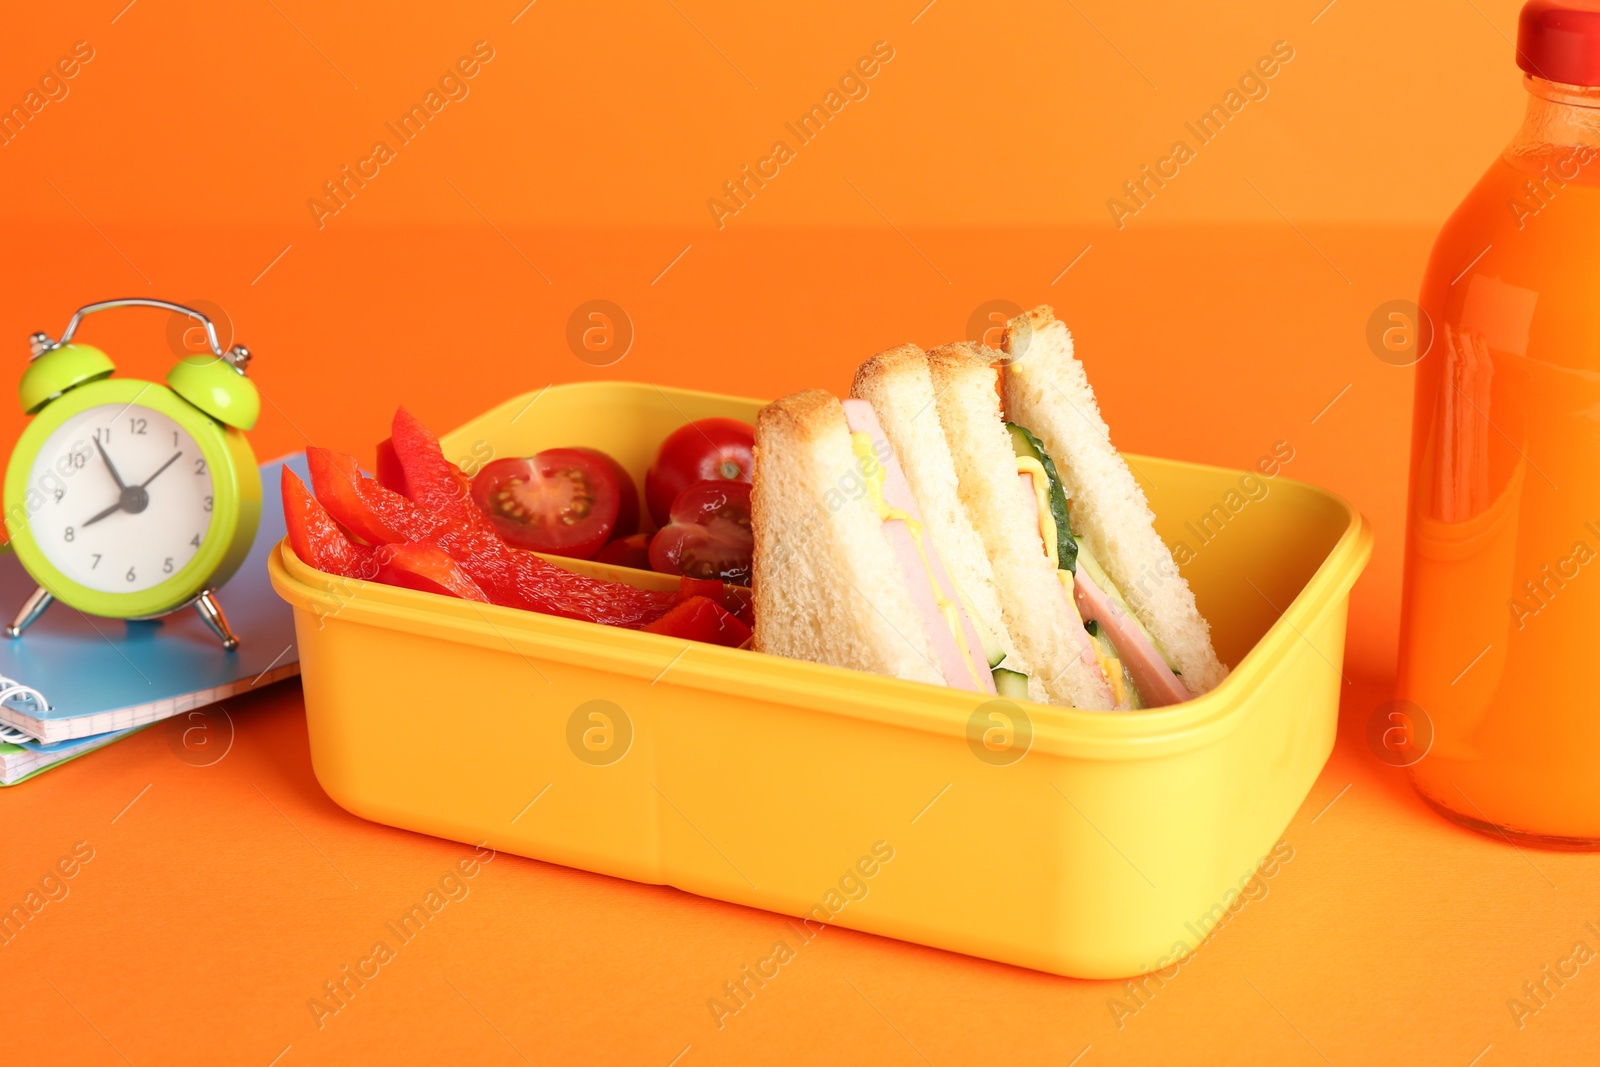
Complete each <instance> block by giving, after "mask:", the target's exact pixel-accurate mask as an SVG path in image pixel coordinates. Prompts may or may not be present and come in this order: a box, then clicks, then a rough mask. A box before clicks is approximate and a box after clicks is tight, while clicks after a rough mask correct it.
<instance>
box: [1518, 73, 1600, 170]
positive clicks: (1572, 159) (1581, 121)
mask: <svg viewBox="0 0 1600 1067" xmlns="http://www.w3.org/2000/svg"><path fill="white" fill-rule="evenodd" d="M1522 82H1523V86H1524V87H1525V88H1526V89H1527V90H1528V109H1527V111H1526V112H1525V113H1524V115H1523V118H1522V128H1521V129H1519V130H1518V131H1517V134H1516V136H1515V137H1513V138H1512V139H1511V143H1510V144H1509V145H1507V146H1506V150H1505V153H1504V156H1505V159H1506V161H1507V162H1508V163H1511V164H1512V165H1514V166H1516V167H1518V169H1520V170H1529V171H1537V170H1539V169H1540V168H1541V167H1543V166H1545V165H1549V164H1551V163H1565V164H1566V166H1567V167H1571V166H1574V165H1579V166H1581V167H1582V172H1583V175H1584V179H1586V180H1585V181H1584V182H1583V183H1584V184H1596V185H1600V162H1592V163H1591V162H1590V161H1591V160H1593V159H1595V157H1596V155H1597V154H1600V88H1592V87H1589V86H1582V85H1564V84H1562V83H1561V82H1553V81H1546V80H1544V79H1543V78H1536V77H1534V76H1533V75H1531V74H1525V75H1523V78H1522ZM1583 149H1589V150H1590V151H1587V152H1585V151H1582V150H1583ZM1567 180H1569V181H1570V180H1571V178H1568V179H1567Z"/></svg>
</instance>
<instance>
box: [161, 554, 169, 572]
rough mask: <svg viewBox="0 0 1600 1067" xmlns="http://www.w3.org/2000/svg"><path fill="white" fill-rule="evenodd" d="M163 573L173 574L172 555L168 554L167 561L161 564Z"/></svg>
mask: <svg viewBox="0 0 1600 1067" xmlns="http://www.w3.org/2000/svg"><path fill="white" fill-rule="evenodd" d="M161 573H162V574H171V573H172V557H171V556H168V557H167V561H166V562H165V563H163V564H162V565H161Z"/></svg>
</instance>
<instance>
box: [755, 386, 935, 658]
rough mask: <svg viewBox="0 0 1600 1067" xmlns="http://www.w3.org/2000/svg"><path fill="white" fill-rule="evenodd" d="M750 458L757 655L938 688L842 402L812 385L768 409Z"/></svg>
mask: <svg viewBox="0 0 1600 1067" xmlns="http://www.w3.org/2000/svg"><path fill="white" fill-rule="evenodd" d="M755 454H756V462H755V484H754V485H753V486H752V488H751V494H750V524H751V528H752V532H753V533H754V536H755V560H754V565H753V566H754V569H753V574H752V585H753V587H754V588H753V591H754V598H755V605H754V607H755V616H756V625H755V634H754V642H753V647H754V648H756V649H757V650H758V651H761V652H770V653H772V654H774V655H779V656H789V657H792V658H795V659H805V660H811V661H813V662H816V663H827V664H832V665H833V666H836V667H850V668H853V669H855V670H863V671H871V672H873V673H875V674H887V675H892V676H894V677H896V678H904V679H907V680H909V681H917V682H931V683H933V684H934V685H943V684H945V679H944V675H943V674H942V673H941V672H940V670H939V668H938V666H937V665H936V662H935V660H934V657H933V654H932V650H931V649H930V647H929V645H928V641H927V639H926V637H925V636H924V633H923V630H922V623H921V620H920V619H919V617H918V615H917V613H916V610H915V608H914V606H913V604H912V601H911V597H910V594H909V593H908V592H907V589H906V584H905V581H904V579H903V577H902V573H901V569H900V564H899V561H898V560H897V558H896V557H895V555H894V552H893V550H892V549H891V548H890V545H889V542H888V541H887V540H885V538H884V534H883V518H882V516H881V515H879V513H878V511H877V510H876V508H875V507H874V506H873V505H872V503H871V502H870V500H869V499H868V494H867V492H866V481H865V477H866V472H864V471H863V469H862V463H861V461H860V460H859V459H858V457H857V456H856V455H855V453H854V452H853V451H852V448H851V439H850V433H849V429H848V427H847V425H846V423H845V415H844V409H843V408H842V407H841V406H840V403H839V401H838V400H837V399H835V398H834V397H833V396H831V395H830V394H828V393H826V392H823V391H822V390H819V389H812V390H808V391H806V392H802V393H795V394H793V395H791V396H786V397H783V398H782V399H780V400H776V401H773V402H772V403H771V404H768V405H767V406H766V407H764V408H762V409H761V412H760V414H759V415H758V416H757V418H756V446H755Z"/></svg>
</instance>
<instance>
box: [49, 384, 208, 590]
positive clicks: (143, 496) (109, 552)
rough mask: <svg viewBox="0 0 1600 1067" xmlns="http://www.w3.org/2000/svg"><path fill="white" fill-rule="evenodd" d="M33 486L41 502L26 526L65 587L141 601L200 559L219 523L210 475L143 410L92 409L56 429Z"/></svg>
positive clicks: (184, 440)
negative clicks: (68, 581)
mask: <svg viewBox="0 0 1600 1067" xmlns="http://www.w3.org/2000/svg"><path fill="white" fill-rule="evenodd" d="M28 484H29V485H31V486H34V487H36V488H38V489H39V490H40V491H41V492H42V493H43V494H44V500H43V503H42V504H41V506H40V507H39V509H38V510H37V511H36V512H34V514H33V515H32V516H31V517H30V518H29V521H28V525H29V529H30V531H31V532H32V535H33V539H34V540H35V541H36V542H37V544H38V547H39V550H40V551H41V552H42V553H43V554H44V556H45V558H46V559H47V560H49V562H50V563H51V565H53V566H54V567H55V568H56V569H57V570H59V571H60V572H61V573H62V574H63V575H65V576H66V577H67V578H70V579H71V580H72V581H74V582H77V583H79V584H80V585H83V586H87V587H88V588H90V589H94V590H98V591H100V592H104V593H134V592H139V591H141V590H144V589H149V588H150V587H152V586H155V585H159V584H160V583H162V582H164V581H166V580H167V579H169V578H171V577H172V576H173V575H174V574H176V573H178V571H180V570H182V569H183V567H184V565H185V564H186V563H188V562H189V561H190V560H191V559H193V558H194V555H195V553H196V552H198V551H199V550H200V546H201V544H202V543H204V541H205V538H206V533H207V531H208V530H209V529H210V527H211V521H212V518H213V511H212V505H213V489H212V482H211V471H210V470H209V469H208V468H207V465H206V461H205V459H204V457H203V456H202V454H201V451H200V446H199V445H198V444H197V443H196V442H195V440H194V438H193V437H191V436H189V433H188V431H187V430H185V429H184V428H183V427H182V426H181V425H179V424H178V423H177V422H176V421H175V420H173V419H172V418H171V417H170V416H168V415H164V414H162V413H161V412H159V411H155V410H152V409H150V408H147V407H142V406H140V405H138V404H102V405H99V406H98V407H92V408H87V409H85V410H84V411H81V412H79V413H78V414H76V415H74V416H72V417H71V418H69V419H67V421H65V422H63V423H62V424H61V425H60V426H59V427H57V428H56V430H55V432H53V433H52V434H51V435H50V436H49V437H48V438H46V439H45V442H44V444H43V445H42V446H41V447H40V449H39V452H38V455H36V456H35V457H34V461H33V467H32V470H31V471H30V472H29V476H28Z"/></svg>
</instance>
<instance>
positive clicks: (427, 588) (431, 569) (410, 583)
mask: <svg viewBox="0 0 1600 1067" xmlns="http://www.w3.org/2000/svg"><path fill="white" fill-rule="evenodd" d="M374 555H375V558H376V560H377V563H378V581H380V582H382V583H384V584H385V585H397V586H400V587H402V588H405V589H420V590H421V591H422V592H424V593H439V594H442V595H444V596H453V597H460V598H461V599H462V600H476V601H478V602H479V603H483V604H487V603H489V598H488V597H487V596H486V595H484V592H483V590H482V589H480V588H478V583H477V582H475V581H473V580H472V578H471V577H470V576H469V575H468V574H467V572H466V571H465V570H463V569H462V567H461V564H459V563H457V562H456V561H455V560H453V559H451V558H450V554H449V553H448V552H446V551H445V550H444V549H442V548H440V547H439V546H438V545H430V544H414V545H410V544H408V545H384V546H383V547H382V548H380V549H378V550H377V552H376V553H375V554H374Z"/></svg>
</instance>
